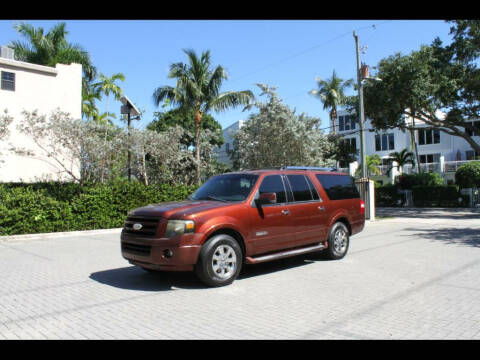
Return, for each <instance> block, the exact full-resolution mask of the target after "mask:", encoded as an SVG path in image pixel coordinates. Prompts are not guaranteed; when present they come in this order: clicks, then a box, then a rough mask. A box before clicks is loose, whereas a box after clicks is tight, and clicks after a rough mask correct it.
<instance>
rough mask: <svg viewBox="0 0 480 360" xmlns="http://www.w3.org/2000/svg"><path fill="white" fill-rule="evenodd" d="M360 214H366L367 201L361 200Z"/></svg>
mask: <svg viewBox="0 0 480 360" xmlns="http://www.w3.org/2000/svg"><path fill="white" fill-rule="evenodd" d="M360 214H365V201H363V200H360Z"/></svg>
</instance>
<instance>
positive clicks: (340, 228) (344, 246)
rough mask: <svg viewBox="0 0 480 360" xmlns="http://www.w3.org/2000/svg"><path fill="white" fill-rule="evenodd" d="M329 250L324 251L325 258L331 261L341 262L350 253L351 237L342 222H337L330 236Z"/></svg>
mask: <svg viewBox="0 0 480 360" xmlns="http://www.w3.org/2000/svg"><path fill="white" fill-rule="evenodd" d="M327 242H328V248H327V249H325V250H324V251H322V253H323V256H324V257H325V258H327V259H330V260H340V259H342V258H343V257H344V256H345V255H346V254H347V252H348V247H349V245H350V237H349V234H348V229H347V227H346V226H345V224H344V223H342V222H336V223H335V224H333V226H332V228H331V229H330V234H329V235H328V240H327Z"/></svg>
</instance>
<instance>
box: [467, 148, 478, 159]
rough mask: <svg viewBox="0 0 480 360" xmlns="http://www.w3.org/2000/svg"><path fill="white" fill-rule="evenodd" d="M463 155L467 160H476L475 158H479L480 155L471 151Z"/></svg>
mask: <svg viewBox="0 0 480 360" xmlns="http://www.w3.org/2000/svg"><path fill="white" fill-rule="evenodd" d="M465 155H466V159H467V160H476V159H477V158H479V157H480V154H479V153H478V152H476V151H473V150H467V151H465Z"/></svg>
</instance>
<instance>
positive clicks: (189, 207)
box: [121, 167, 365, 286]
mask: <svg viewBox="0 0 480 360" xmlns="http://www.w3.org/2000/svg"><path fill="white" fill-rule="evenodd" d="M364 226H365V205H364V202H363V201H362V200H361V199H360V196H359V193H358V190H357V188H356V186H355V183H354V180H353V178H352V177H350V176H348V175H346V174H343V173H338V172H332V171H325V169H322V168H303V167H283V168H280V169H262V170H248V171H241V172H233V173H227V174H222V175H217V176H213V177H212V178H210V179H209V180H208V181H207V182H205V183H204V184H203V185H202V186H201V187H200V188H199V189H198V190H197V191H196V192H195V193H194V194H192V195H190V196H189V197H188V200H186V201H180V202H167V203H161V204H155V205H148V206H144V207H141V208H138V209H135V210H133V211H131V212H130V213H129V214H128V216H127V220H126V221H125V227H124V229H123V231H122V234H121V249H122V256H123V257H124V258H125V259H127V260H128V261H129V262H130V263H131V264H134V265H137V266H140V267H141V268H143V269H145V270H147V271H157V270H171V271H195V273H196V274H197V276H198V277H199V278H200V280H202V281H203V282H204V283H206V284H207V285H209V286H223V285H227V284H230V283H232V282H233V281H234V280H235V278H236V277H237V276H238V274H239V273H240V270H241V268H242V265H243V264H244V263H246V264H256V263H260V262H265V261H270V260H275V259H280V258H284V257H288V256H294V255H298V254H305V253H309V252H315V251H321V252H322V253H323V254H325V255H326V257H327V258H330V259H341V258H343V257H344V256H345V254H346V253H347V251H348V246H349V238H350V236H352V235H354V234H356V233H358V232H360V231H362V230H363V228H364Z"/></svg>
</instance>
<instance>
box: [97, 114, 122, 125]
mask: <svg viewBox="0 0 480 360" xmlns="http://www.w3.org/2000/svg"><path fill="white" fill-rule="evenodd" d="M111 118H113V119H116V118H117V116H116V115H115V114H114V113H107V112H103V113H101V114H99V113H96V114H95V115H94V116H93V121H95V122H96V123H97V124H101V125H107V124H108V125H113V121H112V120H111Z"/></svg>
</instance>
